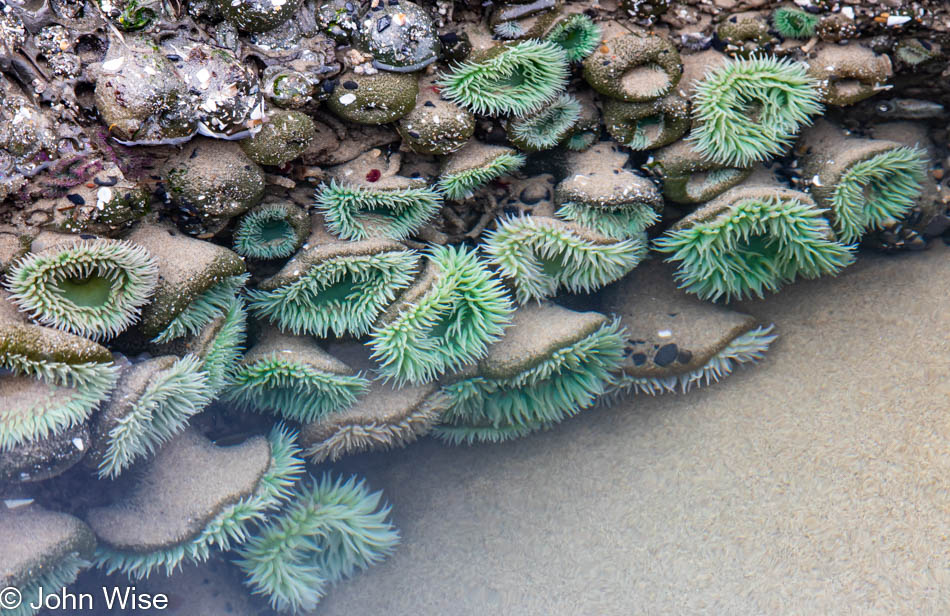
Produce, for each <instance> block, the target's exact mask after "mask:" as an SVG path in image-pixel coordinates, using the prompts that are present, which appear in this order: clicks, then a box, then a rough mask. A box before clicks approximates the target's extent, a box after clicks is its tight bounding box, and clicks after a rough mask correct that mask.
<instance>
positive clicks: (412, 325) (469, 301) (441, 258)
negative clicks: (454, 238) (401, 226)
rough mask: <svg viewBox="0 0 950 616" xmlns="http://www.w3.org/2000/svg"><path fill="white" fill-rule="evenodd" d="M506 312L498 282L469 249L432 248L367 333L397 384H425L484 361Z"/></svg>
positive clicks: (501, 328) (382, 368)
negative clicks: (412, 280) (412, 279)
mask: <svg viewBox="0 0 950 616" xmlns="http://www.w3.org/2000/svg"><path fill="white" fill-rule="evenodd" d="M511 312H512V306H511V302H510V300H509V299H508V297H507V296H506V294H505V290H504V287H503V286H502V285H501V282H500V281H499V280H498V279H497V278H495V277H494V276H493V275H492V273H491V272H490V271H489V270H488V268H487V267H486V266H485V264H484V263H483V262H482V261H481V260H480V259H479V258H478V257H477V256H476V254H475V252H474V251H473V250H470V249H467V248H464V247H461V246H435V247H433V248H431V249H430V251H429V258H428V261H427V263H426V267H425V269H424V270H423V272H422V274H421V275H420V276H419V278H418V279H417V281H416V282H415V283H414V284H413V285H412V286H411V287H409V288H408V289H407V290H406V291H405V292H403V294H402V295H401V296H400V297H399V298H398V299H397V300H396V302H395V303H394V304H393V305H392V306H390V307H389V308H388V309H387V310H386V311H385V312H384V313H383V314H382V315H381V316H380V318H379V321H378V323H377V325H376V327H375V328H374V329H373V332H372V333H371V334H370V342H369V343H370V346H371V347H372V349H373V358H374V359H376V360H378V361H379V362H380V369H379V370H380V373H381V374H383V375H384V376H385V377H386V378H391V379H394V380H395V381H396V383H397V384H400V385H401V384H403V383H405V382H410V383H414V384H418V383H425V382H428V381H431V380H433V379H435V378H436V377H438V376H439V375H440V374H443V373H445V372H447V371H449V370H455V369H457V368H459V367H461V366H464V365H466V364H471V363H473V362H475V361H477V360H478V359H479V358H481V357H483V356H484V355H485V353H486V351H487V348H488V345H489V344H490V343H491V342H493V341H495V340H497V339H498V337H499V336H500V335H501V333H502V332H503V331H504V328H505V326H506V325H507V323H508V321H509V318H510V316H511Z"/></svg>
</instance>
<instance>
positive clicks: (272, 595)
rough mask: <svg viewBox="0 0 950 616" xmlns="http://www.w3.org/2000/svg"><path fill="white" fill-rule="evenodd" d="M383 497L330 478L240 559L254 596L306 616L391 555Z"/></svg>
mask: <svg viewBox="0 0 950 616" xmlns="http://www.w3.org/2000/svg"><path fill="white" fill-rule="evenodd" d="M381 499H382V493H381V492H373V493H371V492H370V491H369V488H368V487H367V486H366V483H365V482H364V481H363V480H357V478H356V477H351V478H349V479H347V480H346V481H344V480H343V478H342V477H337V478H336V479H334V478H333V477H332V476H331V475H330V474H329V473H325V474H324V475H323V476H322V477H321V478H320V480H316V479H311V480H310V481H309V482H304V483H303V485H302V486H301V487H300V488H299V489H298V491H297V494H296V495H295V497H294V499H293V500H292V501H291V502H290V503H288V504H287V506H286V507H285V508H284V510H283V511H282V512H281V513H280V514H279V515H277V516H275V517H273V518H272V519H271V520H270V521H268V522H267V524H265V525H264V526H263V528H261V529H260V531H259V532H258V533H256V534H255V535H254V536H253V537H251V539H250V540H249V541H248V542H247V543H246V544H245V545H243V546H241V547H240V548H238V550H237V553H238V555H239V556H240V559H239V560H238V561H237V565H238V567H240V568H241V569H242V570H243V571H244V573H245V574H246V575H247V584H248V586H249V587H250V588H251V589H252V592H253V593H254V594H257V595H262V596H264V597H266V598H267V599H268V601H269V602H270V605H271V607H273V608H274V609H275V610H277V611H281V612H292V613H297V612H309V611H312V610H314V609H315V608H316V606H317V603H319V601H320V599H322V598H323V595H324V593H325V589H326V586H327V584H328V583H331V584H332V583H334V582H337V581H339V580H341V579H343V578H345V577H349V576H351V575H353V573H355V572H356V571H358V570H362V569H365V568H367V567H369V566H370V565H373V564H376V563H378V562H380V561H382V560H383V559H385V558H386V557H387V556H389V555H390V554H391V553H392V551H393V550H394V549H395V547H396V545H397V544H398V543H399V533H398V531H397V530H396V529H395V527H394V526H393V525H392V523H391V522H389V521H388V520H387V518H388V516H389V506H388V505H381V502H380V501H381Z"/></svg>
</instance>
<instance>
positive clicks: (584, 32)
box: [545, 13, 603, 62]
mask: <svg viewBox="0 0 950 616" xmlns="http://www.w3.org/2000/svg"><path fill="white" fill-rule="evenodd" d="M602 35H603V29H602V28H601V27H600V26H598V25H597V24H595V23H594V21H593V20H592V19H591V18H590V17H588V16H587V15H584V14H583V13H576V14H574V15H571V16H570V17H568V18H566V19H562V20H561V21H559V22H558V23H557V24H555V26H554V27H553V28H551V30H550V32H548V35H547V37H545V38H546V39H547V40H549V41H551V42H553V43H556V44H557V45H558V46H559V47H561V48H562V49H563V50H564V53H565V55H566V56H567V61H568V62H580V61H581V60H583V59H584V58H586V57H587V56H589V55H590V54H592V53H594V50H595V49H597V46H598V45H600V39H601V37H602Z"/></svg>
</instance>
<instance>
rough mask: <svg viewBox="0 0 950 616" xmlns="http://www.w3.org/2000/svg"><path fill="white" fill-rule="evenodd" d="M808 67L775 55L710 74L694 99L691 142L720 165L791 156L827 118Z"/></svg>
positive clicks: (737, 62)
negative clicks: (805, 132) (802, 133)
mask: <svg viewBox="0 0 950 616" xmlns="http://www.w3.org/2000/svg"><path fill="white" fill-rule="evenodd" d="M819 96H820V95H819V91H818V80H817V79H815V78H814V77H812V76H810V75H809V74H808V72H807V66H806V65H804V64H802V63H800V62H794V61H792V60H788V59H778V58H774V57H771V56H760V57H752V58H749V59H748V60H734V61H732V62H729V63H727V64H725V65H724V66H722V67H720V68H717V69H715V70H713V71H712V72H710V73H709V74H707V75H706V77H705V78H704V79H703V80H702V81H701V82H700V83H699V84H698V85H697V86H696V90H695V95H694V97H693V118H694V121H695V122H694V126H693V130H692V132H691V133H690V136H689V139H690V141H691V143H692V144H693V146H694V147H695V148H696V150H697V151H698V152H700V153H701V154H703V155H705V156H707V157H708V158H710V159H712V160H713V161H715V162H717V163H722V164H726V165H733V166H748V165H749V164H751V163H754V162H756V161H762V160H766V159H768V158H771V157H773V156H777V155H779V154H782V153H783V152H785V150H786V149H787V148H788V147H789V146H790V145H791V144H792V142H793V141H794V139H795V136H796V135H797V134H798V131H799V130H800V129H801V128H802V127H803V126H806V125H809V124H810V123H811V117H812V116H814V115H816V114H818V113H821V111H822V106H821V103H820V102H819Z"/></svg>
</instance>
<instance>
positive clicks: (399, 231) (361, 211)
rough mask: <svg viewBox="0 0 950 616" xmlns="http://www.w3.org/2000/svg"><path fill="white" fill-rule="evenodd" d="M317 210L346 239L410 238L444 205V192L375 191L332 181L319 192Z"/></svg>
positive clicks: (419, 190) (333, 230) (416, 189)
mask: <svg viewBox="0 0 950 616" xmlns="http://www.w3.org/2000/svg"><path fill="white" fill-rule="evenodd" d="M316 206H317V209H318V210H319V211H320V212H321V213H322V214H323V216H324V217H325V219H326V224H327V229H329V230H330V232H331V233H333V234H334V235H336V236H337V237H339V238H341V239H344V240H363V239H366V238H369V237H388V238H390V239H394V240H401V239H405V238H407V237H409V236H410V235H412V234H413V233H415V232H416V231H418V230H419V229H421V228H422V226H423V225H424V224H425V223H426V222H428V221H429V220H430V219H431V218H432V217H433V216H435V214H436V213H437V212H438V211H439V208H440V207H442V195H441V194H440V193H438V192H437V191H435V190H432V189H431V188H402V189H396V190H373V189H369V188H363V187H359V186H348V185H346V184H342V183H339V182H337V181H336V180H335V179H333V180H330V183H329V184H323V185H322V186H320V188H319V189H318V192H317V201H316Z"/></svg>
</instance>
